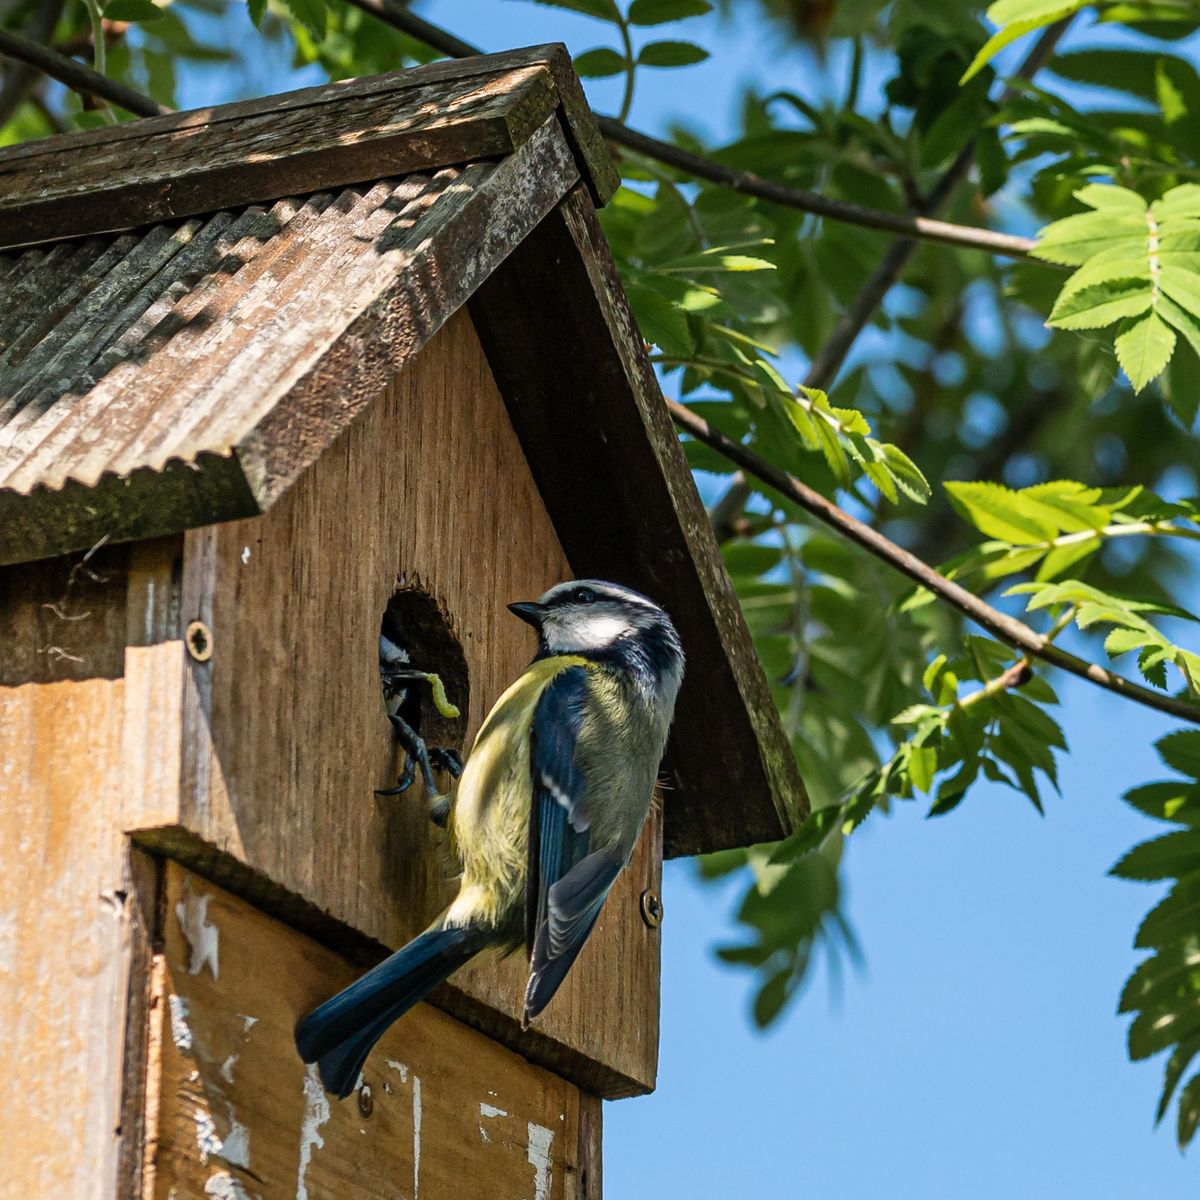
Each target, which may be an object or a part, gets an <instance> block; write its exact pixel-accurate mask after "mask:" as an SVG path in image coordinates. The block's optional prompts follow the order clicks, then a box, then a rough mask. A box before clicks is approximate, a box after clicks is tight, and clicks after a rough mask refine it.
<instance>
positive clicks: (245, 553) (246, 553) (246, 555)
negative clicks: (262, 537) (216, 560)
mask: <svg viewBox="0 0 1200 1200" xmlns="http://www.w3.org/2000/svg"><path fill="white" fill-rule="evenodd" d="M249 561H250V547H249V546H243V547H242V566H243V567H244V566H245V565H246V564H247V563H248V562H249Z"/></svg>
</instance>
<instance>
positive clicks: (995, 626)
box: [665, 400, 1200, 725]
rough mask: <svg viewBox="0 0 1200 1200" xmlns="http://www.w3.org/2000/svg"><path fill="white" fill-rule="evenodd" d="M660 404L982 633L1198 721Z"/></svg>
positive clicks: (686, 412) (673, 406)
mask: <svg viewBox="0 0 1200 1200" xmlns="http://www.w3.org/2000/svg"><path fill="white" fill-rule="evenodd" d="M665 403H666V405H667V409H668V411H669V412H670V414H671V418H672V420H673V421H674V422H675V424H676V425H677V426H678V427H679V428H680V429H682V430H683V431H684V432H685V433H688V434H690V435H691V436H692V437H694V438H696V439H697V440H698V441H701V442H703V443H704V444H705V445H706V446H709V447H711V448H712V449H713V450H715V451H716V452H717V453H718V454H721V455H723V456H724V457H725V458H728V459H729V460H730V461H731V462H734V463H736V464H737V465H738V466H739V467H741V469H742V471H743V472H745V474H747V475H750V476H753V477H754V478H755V479H758V480H759V481H760V482H762V483H764V484H766V485H767V486H768V487H770V488H772V489H774V490H775V491H777V492H779V493H780V494H781V495H782V496H785V497H786V498H787V499H788V500H790V501H792V503H794V504H797V505H799V506H800V507H801V508H802V509H804V511H805V512H807V513H810V514H811V515H812V516H814V517H816V518H817V519H818V520H820V521H822V522H823V523H824V524H826V525H828V526H829V527H830V528H831V529H834V530H836V531H837V532H838V533H840V534H841V535H842V536H843V537H846V538H849V540H850V541H852V542H855V543H856V544H857V545H859V546H862V547H863V549H865V550H867V551H869V552H870V553H871V554H873V555H875V557H876V558H879V559H881V560H882V561H883V562H886V563H887V564H888V565H889V566H891V567H893V568H895V570H897V571H899V572H900V573H901V574H903V575H907V576H908V578H909V579H911V580H912V581H913V582H914V583H918V584H920V585H921V586H922V587H925V588H928V589H929V590H930V591H931V592H932V593H933V594H934V595H935V596H937V597H938V598H939V599H941V600H943V601H945V602H946V603H947V604H949V605H950V606H951V607H953V608H956V609H958V611H959V612H961V613H962V614H963V615H964V616H966V617H969V618H970V619H971V620H972V621H974V622H975V623H976V624H977V625H979V626H981V627H982V628H983V629H986V630H987V631H988V633H990V634H991V635H992V636H993V637H995V638H997V639H998V640H999V641H1001V642H1004V643H1005V645H1008V646H1012V647H1013V648H1014V649H1016V650H1020V651H1022V652H1024V653H1026V654H1029V655H1030V656H1031V657H1033V658H1037V659H1041V661H1043V662H1047V663H1049V664H1050V665H1051V666H1055V667H1061V668H1062V669H1063V670H1064V671H1068V672H1069V673H1070V674H1072V675H1077V676H1079V678H1080V679H1086V680H1088V681H1089V682H1091V683H1094V684H1096V685H1097V686H1098V687H1102V688H1105V689H1107V690H1108V691H1110V692H1116V693H1117V695H1119V696H1124V697H1125V699H1127V700H1134V701H1136V702H1137V703H1139V704H1144V705H1145V706H1146V707H1147V708H1153V709H1156V710H1157V711H1159V712H1165V713H1169V714H1170V715H1171V716H1173V717H1178V718H1180V719H1181V720H1184V721H1190V722H1192V723H1193V724H1196V725H1200V706H1198V705H1195V704H1190V703H1188V702H1187V701H1185V700H1177V699H1176V698H1175V697H1173V696H1165V695H1161V694H1160V693H1158V692H1152V691H1151V690H1150V689H1149V688H1144V687H1142V686H1141V685H1140V684H1137V683H1134V682H1133V681H1132V680H1129V679H1126V678H1125V677H1124V676H1122V675H1117V674H1115V673H1114V672H1112V671H1109V670H1108V669H1107V668H1105V667H1102V666H1100V665H1099V664H1098V663H1093V662H1088V661H1087V660H1086V659H1083V658H1079V657H1077V656H1076V655H1074V654H1069V653H1068V652H1067V651H1065V650H1060V649H1059V648H1058V647H1057V646H1055V645H1054V644H1053V643H1052V642H1051V641H1050V640H1049V638H1048V637H1047V636H1046V635H1045V634H1040V633H1038V632H1037V631H1036V630H1034V629H1031V628H1030V627H1029V626H1028V625H1026V624H1025V623H1024V622H1022V621H1018V620H1017V619H1016V618H1015V617H1010V616H1009V615H1008V614H1007V613H1003V612H1001V611H1000V610H999V609H998V608H993V607H992V606H991V605H990V604H988V603H987V601H985V600H982V599H980V597H978V596H976V595H975V594H974V593H973V592H969V591H967V589H966V588H964V587H962V586H961V585H960V584H957V583H955V582H954V581H953V580H952V579H947V578H946V576H945V575H942V574H941V573H940V572H938V571H936V570H934V568H933V567H931V566H930V565H929V564H928V563H926V562H922V561H921V559H919V558H917V556H916V555H915V554H910V553H909V551H907V550H905V549H904V547H902V546H898V545H896V543H895V542H893V541H891V540H889V539H888V538H886V537H884V536H883V534H881V533H880V532H879V531H878V530H876V529H872V528H871V526H870V525H866V524H864V523H863V522H862V521H859V520H857V519H856V518H855V517H852V516H851V515H850V514H849V513H848V512H846V511H844V510H843V509H841V508H839V507H838V506H837V505H836V504H834V503H833V502H832V501H830V500H827V499H826V498H825V497H824V496H822V495H821V493H820V492H818V491H815V490H814V489H813V488H810V487H809V486H808V485H807V484H806V483H803V482H801V481H800V480H799V479H797V478H796V477H795V476H794V475H789V474H788V473H787V472H786V471H781V470H780V469H779V468H778V467H775V466H773V465H772V464H771V463H769V462H767V461H766V460H765V459H763V458H760V457H759V456H758V455H757V454H755V453H754V451H752V450H749V449H747V448H746V447H745V446H743V445H741V444H740V443H738V442H735V441H733V440H732V439H731V438H728V437H726V436H725V435H724V434H723V433H721V432H720V431H719V430H717V429H714V428H713V427H712V426H711V425H709V423H708V422H707V421H705V420H704V419H703V418H702V417H700V416H698V415H697V414H696V413H694V412H692V411H691V409H689V408H687V407H685V406H684V405H682V404H677V403H676V402H675V401H673V400H666V401H665Z"/></svg>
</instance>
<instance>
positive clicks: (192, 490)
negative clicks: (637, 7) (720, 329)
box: [0, 46, 808, 855]
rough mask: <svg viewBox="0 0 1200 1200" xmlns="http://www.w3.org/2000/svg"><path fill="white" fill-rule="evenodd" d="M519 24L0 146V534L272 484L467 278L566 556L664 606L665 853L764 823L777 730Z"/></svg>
mask: <svg viewBox="0 0 1200 1200" xmlns="http://www.w3.org/2000/svg"><path fill="white" fill-rule="evenodd" d="M617 183H618V179H617V176H616V173H615V171H614V169H613V166H612V163H611V161H610V160H609V158H608V155H607V152H606V149H605V146H604V144H603V142H602V140H601V138H600V135H599V132H598V130H597V128H596V126H595V124H594V121H593V119H592V117H591V114H590V112H589V110H588V109H587V106H586V102H585V101H584V99H583V95H582V91H581V89H580V87H579V82H578V80H577V78H576V77H575V75H574V73H573V71H572V69H571V66H570V59H569V57H568V55H567V53H566V51H565V49H564V48H563V47H561V46H540V47H533V48H530V49H526V50H519V51H513V52H510V53H505V54H498V55H489V56H481V57H479V58H476V59H471V60H467V61H464V62H440V63H435V64H432V65H430V66H426V67H420V68H417V69H414V70H409V71H402V72H396V73H392V74H389V75H383V76H377V77H373V78H369V79H359V80H353V81H350V82H346V83H337V84H330V85H327V86H324V87H319V88H311V89H306V90H304V91H299V92H293V93H289V94H286V95H281V96H273V97H268V98H265V99H261V100H255V101H250V102H246V103H239V104H231V105H225V106H222V107H219V108H213V109H206V110H199V111H196V112H190V113H179V114H171V115H169V116H163V117H155V118H149V119H145V120H141V121H136V122H131V123H128V124H124V125H119V126H115V127H111V128H105V129H101V130H92V131H87V132H84V133H79V134H70V135H65V136H62V137H54V138H48V139H45V140H43V141H40V142H34V143H30V144H27V145H22V146H17V147H13V148H9V149H6V150H3V151H0V563H14V562H22V561H28V560H32V559H37V558H45V557H50V556H53V555H59V554H65V553H69V552H72V551H78V550H85V549H87V548H89V547H91V546H92V545H94V544H95V543H96V542H97V541H99V540H101V539H108V540H110V541H119V540H132V539H140V538H147V537H153V536H157V535H161V534H164V533H171V532H177V531H179V530H182V529H185V528H190V527H194V526H198V525H205V524H212V523H214V522H218V521H223V520H229V519H233V518H238V517H245V516H251V515H254V514H257V513H260V512H263V511H265V510H266V509H268V508H269V507H270V506H271V505H272V504H273V503H274V502H275V501H276V500H277V499H278V498H279V497H280V496H281V495H282V494H283V493H284V492H285V491H286V490H287V488H288V487H289V486H290V485H291V484H292V483H294V482H295V481H296V479H297V478H299V476H300V475H301V474H302V473H303V472H304V471H305V470H306V469H307V468H308V467H310V466H311V465H312V464H313V463H314V462H315V461H316V460H317V459H318V458H319V457H320V456H321V454H322V453H323V451H324V450H325V448H326V447H328V446H329V445H330V444H331V443H332V441H333V440H334V439H335V438H337V437H338V435H339V434H340V433H342V432H343V431H344V430H345V429H346V428H347V427H348V426H349V425H350V424H351V423H352V422H353V421H354V419H355V417H356V416H357V415H358V413H360V412H361V411H362V410H363V409H364V408H365V406H366V405H368V404H370V403H371V401H372V399H373V398H374V397H375V396H376V395H378V394H379V391H380V389H381V388H382V387H383V386H384V385H385V384H386V382H387V380H388V379H389V378H390V377H391V375H393V374H394V372H396V371H397V370H399V369H400V368H402V367H403V366H404V365H405V363H406V362H408V361H409V360H411V358H412V357H413V356H414V355H415V354H416V353H417V352H418V351H419V350H420V349H421V348H422V347H423V346H424V345H425V344H426V343H427V342H428V341H429V339H430V338H431V337H432V336H433V335H434V334H435V333H436V332H437V331H438V329H439V328H440V327H441V326H442V325H443V324H444V322H445V321H446V320H447V319H448V318H449V317H450V316H451V315H452V314H453V313H454V312H455V311H457V310H458V309H459V308H460V307H461V306H462V305H463V304H464V303H468V304H469V307H470V312H471V315H472V318H473V320H474V322H475V325H476V327H477V329H478V331H479V335H480V338H481V341H482V342H483V345H484V348H485V351H486V353H487V356H488V360H489V363H490V366H491V368H492V371H493V373H494V375H495V378H496V380H497V383H498V385H499V387H500V390H501V392H502V394H503V396H504V399H505V403H506V406H507V408H508V410H509V415H510V417H511V419H512V422H513V425H514V427H515V429H516V432H517V434H518V437H519V438H520V441H521V444H522V447H523V449H524V451H525V454H526V457H527V459H528V461H529V463H530V466H531V468H532V471H533V474H534V478H535V479H536V481H537V484H538V487H539V489H540V491H541V493H542V497H543V500H544V502H545V504H546V508H547V510H548V512H549V514H550V517H551V519H552V521H553V522H554V525H555V529H556V532H557V533H558V535H559V539H560V541H561V543H562V546H563V549H564V551H565V553H566V555H567V557H568V559H569V561H570V562H571V565H572V568H573V569H574V570H575V572H576V573H577V574H578V575H580V576H600V577H608V578H612V579H616V580H620V581H623V582H625V583H628V584H630V585H632V586H635V587H638V588H640V589H642V590H644V591H646V592H647V593H649V594H651V595H653V596H654V597H655V598H656V599H658V600H660V601H661V602H662V603H663V605H664V606H665V607H666V608H667V609H668V610H669V611H670V612H671V613H672V615H673V617H674V618H675V620H676V623H677V625H678V626H679V629H680V633H681V635H682V638H683V642H684V646H685V648H686V650H687V653H688V660H689V662H688V675H687V680H686V681H685V685H684V688H683V692H682V694H681V696H680V701H679V708H678V713H677V718H676V722H675V726H674V729H673V732H672V737H671V742H670V746H669V748H668V758H667V768H668V770H669V772H670V774H671V775H673V776H674V778H673V780H672V781H671V784H670V789H669V790H668V792H667V801H666V806H665V847H664V848H665V853H666V854H668V855H681V854H695V853H701V852H707V851H712V850H718V849H724V848H728V847H732V846H742V845H748V844H750V843H753V842H758V841H767V840H772V839H775V838H778V837H780V836H782V835H783V834H785V833H786V832H788V831H790V830H791V829H792V828H793V827H794V826H795V825H796V823H798V821H799V820H801V819H802V818H803V817H804V816H805V815H806V813H807V809H808V805H807V798H806V796H805V792H804V787H803V784H802V783H801V781H800V778H799V774H798V772H797V769H796V765H795V759H794V756H793V754H792V752H791V749H790V747H789V746H788V743H787V740H786V738H785V736H784V734H783V732H782V729H781V727H780V724H779V720H778V716H777V714H776V711H775V707H774V704H773V702H772V699H771V696H770V693H769V689H768V687H767V683H766V680H765V679H764V677H763V674H762V670H761V667H760V666H759V663H758V660H757V658H756V656H755V654H754V650H753V647H752V644H751V641H750V637H749V634H748V632H747V630H746V626H745V623H744V621H743V619H742V615H741V612H740V609H739V607H738V604H737V600H736V598H735V596H734V594H733V591H732V587H731V585H730V582H729V578H728V575H727V573H726V571H725V568H724V565H723V562H722V559H721V555H720V552H719V549H718V547H717V545H716V543H715V541H714V538H713V535H712V530H711V527H710V525H709V522H708V517H707V514H706V513H705V510H704V507H703V505H702V503H701V501H700V498H699V496H698V494H697V492H696V489H695V485H694V483H693V481H692V478H691V474H690V471H689V470H688V467H687V463H686V460H685V458H684V455H683V452H682V449H681V447H680V445H679V443H678V439H677V438H676V436H675V433H674V430H673V428H672V425H671V422H670V418H669V416H668V414H667V412H666V409H665V407H664V406H663V404H662V402H661V396H660V393H659V389H658V385H657V381H656V379H655V376H654V373H653V369H652V367H651V365H650V363H649V359H648V357H647V354H646V348H645V345H644V343H643V341H642V340H641V338H640V336H639V334H638V332H637V328H636V326H635V324H634V322H633V319H632V317H631V315H630V312H629V308H628V304H627V302H626V299H625V296H624V293H623V291H622V288H621V284H620V281H619V278H618V276H617V272H616V268H615V266H614V264H613V262H612V258H611V255H610V254H609V251H608V248H607V245H606V243H605V241H604V237H603V235H602V233H601V232H600V228H599V225H598V223H597V220H596V215H595V204H597V203H600V204H602V203H603V202H604V201H606V200H607V198H608V197H609V196H610V195H611V193H612V192H613V190H615V188H616V186H617Z"/></svg>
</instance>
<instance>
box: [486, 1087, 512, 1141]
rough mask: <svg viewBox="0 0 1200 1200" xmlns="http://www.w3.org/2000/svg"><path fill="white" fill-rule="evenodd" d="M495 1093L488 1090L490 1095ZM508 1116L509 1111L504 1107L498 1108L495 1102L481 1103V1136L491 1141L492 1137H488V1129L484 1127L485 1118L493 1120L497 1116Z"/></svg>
mask: <svg viewBox="0 0 1200 1200" xmlns="http://www.w3.org/2000/svg"><path fill="white" fill-rule="evenodd" d="M495 1094H496V1093H495V1092H488V1095H489V1096H494V1095H495ZM507 1116H508V1113H506V1112H505V1111H504V1109H502V1108H497V1107H496V1106H495V1105H494V1104H487V1103H483V1104H480V1106H479V1117H480V1121H479V1136H480V1137H481V1138H483V1140H484V1141H485V1142H489V1143H490V1142H491V1140H492V1139H491V1138H490V1137H488V1131H487V1129H486V1128H485V1127H484V1124H483V1122H484V1121H485V1120H492V1119H493V1118H495V1117H507Z"/></svg>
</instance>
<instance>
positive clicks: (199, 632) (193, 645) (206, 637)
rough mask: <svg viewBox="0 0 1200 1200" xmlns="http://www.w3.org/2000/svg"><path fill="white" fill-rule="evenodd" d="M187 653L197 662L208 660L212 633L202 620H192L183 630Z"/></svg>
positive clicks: (211, 648)
mask: <svg viewBox="0 0 1200 1200" xmlns="http://www.w3.org/2000/svg"><path fill="white" fill-rule="evenodd" d="M183 640H184V642H185V643H186V645H187V650H188V653H189V654H190V655H191V656H192V657H193V658H194V659H195V660H196V661H197V662H208V660H209V659H210V658H212V654H213V635H212V630H211V629H209V627H208V626H207V625H205V623H204V622H203V621H193V622H192V623H191V624H190V625H189V626H188V627H187V629H186V630H185V631H184V635H183Z"/></svg>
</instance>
